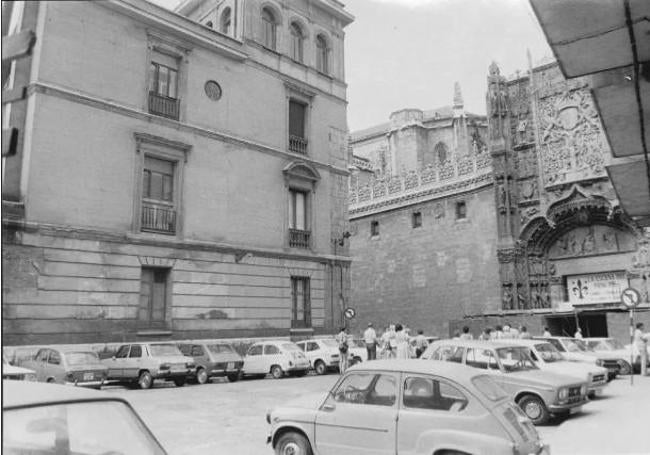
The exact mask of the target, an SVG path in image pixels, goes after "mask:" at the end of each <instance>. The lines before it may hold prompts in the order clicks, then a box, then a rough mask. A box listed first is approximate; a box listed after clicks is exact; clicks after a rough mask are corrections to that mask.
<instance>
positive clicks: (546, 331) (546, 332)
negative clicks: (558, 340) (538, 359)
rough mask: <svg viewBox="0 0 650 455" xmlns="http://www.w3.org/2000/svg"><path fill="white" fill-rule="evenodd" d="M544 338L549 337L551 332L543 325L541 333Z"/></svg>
mask: <svg viewBox="0 0 650 455" xmlns="http://www.w3.org/2000/svg"><path fill="white" fill-rule="evenodd" d="M542 336H543V337H544V338H548V337H551V336H553V335H551V332H550V331H549V330H548V327H544V334H543V335H542Z"/></svg>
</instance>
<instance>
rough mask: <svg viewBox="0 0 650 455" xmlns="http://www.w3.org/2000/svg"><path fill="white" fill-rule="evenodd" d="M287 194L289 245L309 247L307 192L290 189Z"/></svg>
mask: <svg viewBox="0 0 650 455" xmlns="http://www.w3.org/2000/svg"><path fill="white" fill-rule="evenodd" d="M289 195H290V201H289V246H290V247H292V248H309V247H310V240H311V231H310V230H309V229H308V225H307V220H308V216H307V210H308V204H307V202H308V193H306V192H304V191H297V190H291V191H290V192H289Z"/></svg>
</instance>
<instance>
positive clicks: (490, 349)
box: [421, 339, 587, 425]
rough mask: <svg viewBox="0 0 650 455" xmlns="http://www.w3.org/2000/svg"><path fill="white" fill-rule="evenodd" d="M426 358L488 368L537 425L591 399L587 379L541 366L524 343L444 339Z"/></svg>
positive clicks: (427, 353) (489, 372) (431, 348)
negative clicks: (546, 369)
mask: <svg viewBox="0 0 650 455" xmlns="http://www.w3.org/2000/svg"><path fill="white" fill-rule="evenodd" d="M421 358H422V359H425V360H426V359H428V360H443V361H447V362H456V363H463V364H465V365H467V366H471V367H474V368H478V369H482V370H485V371H486V373H488V374H489V375H491V376H492V378H493V379H494V380H495V381H496V383H497V384H499V385H500V386H501V387H502V388H503V389H504V390H505V391H506V392H507V393H508V394H509V396H510V397H511V398H512V399H514V401H515V402H516V403H517V404H518V405H519V406H520V407H521V409H522V410H523V411H524V413H525V414H526V416H528V418H530V420H532V421H533V423H535V424H536V425H539V424H543V423H545V422H546V421H548V419H549V418H550V417H551V415H552V414H566V413H570V412H571V411H572V410H574V411H578V410H580V409H582V406H583V405H584V404H585V403H586V402H587V383H586V382H585V381H584V379H582V380H580V379H578V378H574V377H571V376H565V375H560V374H557V373H552V372H550V371H543V370H540V369H539V368H538V367H537V366H536V365H535V362H533V359H532V358H531V357H530V354H529V350H528V349H527V348H525V347H523V346H513V345H510V344H507V343H500V342H494V341H473V340H459V339H454V340H441V341H436V342H434V343H432V344H431V345H430V346H429V347H428V348H427V350H426V351H424V353H423V354H422V356H421Z"/></svg>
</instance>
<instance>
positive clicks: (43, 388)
mask: <svg viewBox="0 0 650 455" xmlns="http://www.w3.org/2000/svg"><path fill="white" fill-rule="evenodd" d="M2 453H4V454H8V455H25V454H74V455H76V454H106V455H108V454H112V455H118V454H142V455H144V454H147V455H165V453H166V452H165V450H164V449H163V448H162V446H161V445H160V443H159V442H158V441H157V440H156V438H155V437H154V435H153V434H152V433H151V431H149V428H147V426H146V425H145V423H144V422H143V421H142V420H141V419H140V417H138V415H137V414H136V412H135V411H134V410H133V408H132V407H131V406H130V405H129V403H128V402H127V401H126V400H124V399H123V398H118V397H116V396H115V395H110V394H106V393H102V392H95V391H93V390H85V389H79V388H73V387H63V386H60V385H56V384H55V385H50V384H38V383H34V382H24V381H2Z"/></svg>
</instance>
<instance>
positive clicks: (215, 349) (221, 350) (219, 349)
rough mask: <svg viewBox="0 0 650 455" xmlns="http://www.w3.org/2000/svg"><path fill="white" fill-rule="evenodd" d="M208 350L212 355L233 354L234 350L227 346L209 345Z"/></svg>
mask: <svg viewBox="0 0 650 455" xmlns="http://www.w3.org/2000/svg"><path fill="white" fill-rule="evenodd" d="M208 349H209V350H210V352H212V353H213V354H235V350H234V349H233V347H232V346H230V345H229V344H211V345H210V346H208Z"/></svg>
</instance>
